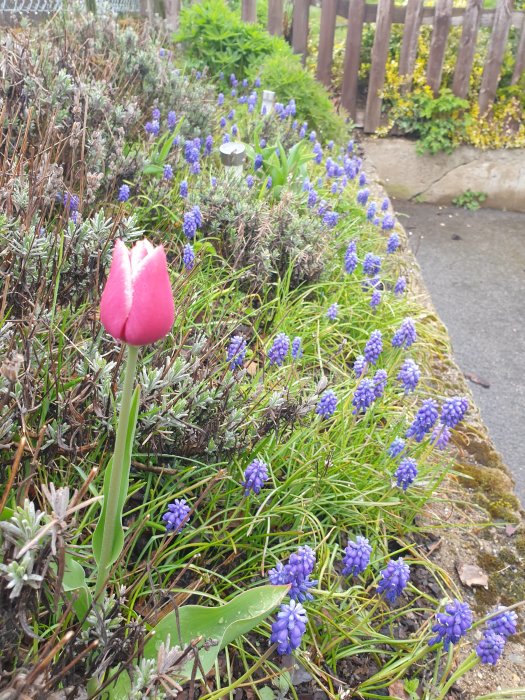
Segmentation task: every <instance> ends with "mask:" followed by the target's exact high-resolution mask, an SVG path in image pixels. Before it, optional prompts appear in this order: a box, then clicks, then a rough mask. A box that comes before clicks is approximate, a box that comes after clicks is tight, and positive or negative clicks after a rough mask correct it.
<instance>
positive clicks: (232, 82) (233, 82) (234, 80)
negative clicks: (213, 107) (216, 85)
mask: <svg viewBox="0 0 525 700" xmlns="http://www.w3.org/2000/svg"><path fill="white" fill-rule="evenodd" d="M238 82H239V81H238V80H237V78H236V77H235V73H231V75H230V84H231V85H232V87H235V86H236V85H237V84H238Z"/></svg>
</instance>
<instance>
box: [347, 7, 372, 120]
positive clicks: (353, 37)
mask: <svg viewBox="0 0 525 700" xmlns="http://www.w3.org/2000/svg"><path fill="white" fill-rule="evenodd" d="M365 7H366V0H350V2H349V4H348V28H347V31H346V45H345V58H344V64H343V85H342V89H341V104H342V105H343V107H344V108H345V109H347V110H348V111H349V112H350V116H351V117H352V119H353V120H354V121H355V118H356V114H357V81H358V78H359V66H360V63H361V60H360V58H361V40H362V35H363V24H364V21H365Z"/></svg>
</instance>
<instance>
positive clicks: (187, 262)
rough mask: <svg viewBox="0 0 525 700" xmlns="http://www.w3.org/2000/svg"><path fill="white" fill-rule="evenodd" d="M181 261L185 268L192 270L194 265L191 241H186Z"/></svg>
mask: <svg viewBox="0 0 525 700" xmlns="http://www.w3.org/2000/svg"><path fill="white" fill-rule="evenodd" d="M182 262H183V263H184V267H185V268H186V270H188V271H190V270H193V267H194V265H195V252H194V250H193V246H192V245H191V243H187V244H186V245H185V246H184V250H183V252H182Z"/></svg>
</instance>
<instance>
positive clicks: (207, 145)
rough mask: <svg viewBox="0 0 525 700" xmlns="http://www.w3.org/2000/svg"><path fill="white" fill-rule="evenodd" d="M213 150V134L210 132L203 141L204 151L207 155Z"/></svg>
mask: <svg viewBox="0 0 525 700" xmlns="http://www.w3.org/2000/svg"><path fill="white" fill-rule="evenodd" d="M212 150H213V136H212V135H211V134H208V136H206V141H205V142H204V152H205V154H206V155H207V156H209V155H210V153H211V152H212Z"/></svg>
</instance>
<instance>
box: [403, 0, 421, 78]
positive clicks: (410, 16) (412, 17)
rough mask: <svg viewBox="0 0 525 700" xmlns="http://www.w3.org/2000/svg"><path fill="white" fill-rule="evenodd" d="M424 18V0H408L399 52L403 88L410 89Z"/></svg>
mask: <svg viewBox="0 0 525 700" xmlns="http://www.w3.org/2000/svg"><path fill="white" fill-rule="evenodd" d="M422 19H423V0H408V3H407V7H406V15H405V27H404V29H403V43H402V44H401V51H400V54H399V75H403V76H405V83H404V86H403V89H404V90H405V91H407V90H409V89H410V84H411V83H412V75H413V73H414V66H415V65H416V56H417V41H418V38H419V27H420V26H421V20H422Z"/></svg>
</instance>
